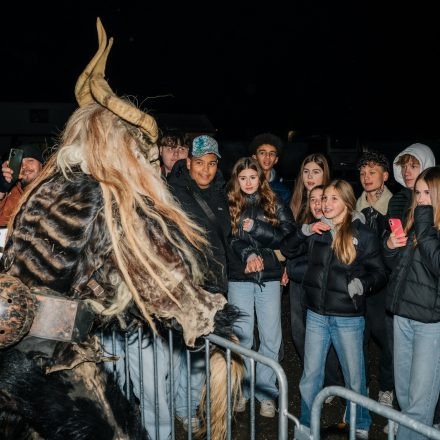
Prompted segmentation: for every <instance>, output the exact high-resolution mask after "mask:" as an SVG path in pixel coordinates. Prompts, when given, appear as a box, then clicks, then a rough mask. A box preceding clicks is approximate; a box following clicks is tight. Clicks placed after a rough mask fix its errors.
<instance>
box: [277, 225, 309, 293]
mask: <svg viewBox="0 0 440 440" xmlns="http://www.w3.org/2000/svg"><path fill="white" fill-rule="evenodd" d="M301 226H302V225H298V224H297V223H295V226H294V228H295V232H292V233H291V234H289V235H288V236H287V237H286V238H285V239H284V240H283V241H282V242H281V245H280V251H281V253H282V254H283V255H284V256H285V257H286V269H287V275H288V276H289V280H291V281H293V282H295V283H298V284H301V283H302V281H303V278H304V274H305V273H306V270H307V265H308V263H307V252H303V253H302V254H300V255H298V252H297V249H295V248H294V245H292V240H294V241H296V240H297V238H296V237H295V233H296V234H301V231H300V230H301ZM300 240H301V239H300Z"/></svg>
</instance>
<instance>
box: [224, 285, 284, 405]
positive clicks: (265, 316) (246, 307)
mask: <svg viewBox="0 0 440 440" xmlns="http://www.w3.org/2000/svg"><path fill="white" fill-rule="evenodd" d="M228 302H229V303H230V304H233V305H235V306H237V307H238V308H239V309H240V312H242V313H243V315H244V316H242V317H241V318H240V319H239V320H238V321H237V322H236V323H235V325H234V330H235V332H236V335H237V336H238V338H239V339H240V343H241V345H243V347H246V348H249V349H250V348H252V345H253V343H254V309H255V312H256V314H257V325H258V335H259V339H260V347H259V349H258V353H260V354H261V355H263V356H267V357H268V358H271V359H274V360H275V361H278V353H279V350H280V346H281V290H280V282H279V281H268V282H266V283H265V284H264V287H263V286H262V287H260V286H259V285H258V284H255V283H252V282H247V281H245V282H230V283H229V288H228ZM245 366H246V376H245V378H244V396H245V398H246V399H249V396H250V390H249V381H250V361H249V359H247V358H246V359H245ZM255 382H256V383H255V397H256V398H257V400H259V401H260V402H261V401H262V400H273V399H276V398H277V397H278V388H277V386H276V375H275V372H274V371H273V370H272V368H270V367H268V366H266V365H263V364H261V363H257V368H256V381H255Z"/></svg>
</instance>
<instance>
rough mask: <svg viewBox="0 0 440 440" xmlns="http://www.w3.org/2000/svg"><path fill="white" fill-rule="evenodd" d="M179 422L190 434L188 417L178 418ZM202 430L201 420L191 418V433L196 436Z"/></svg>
mask: <svg viewBox="0 0 440 440" xmlns="http://www.w3.org/2000/svg"><path fill="white" fill-rule="evenodd" d="M177 420H180V422H181V423H182V425H183V429H184V430H185V431H186V432H188V417H180V416H177ZM199 430H200V420H199V418H198V417H191V432H193V433H194V434H195V433H196V432H198V431H199Z"/></svg>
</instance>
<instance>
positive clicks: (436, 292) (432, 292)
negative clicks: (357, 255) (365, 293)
mask: <svg viewBox="0 0 440 440" xmlns="http://www.w3.org/2000/svg"><path fill="white" fill-rule="evenodd" d="M433 224H434V220H433V209H432V206H417V207H416V209H415V211H414V228H413V229H412V230H411V231H410V233H409V234H408V242H407V245H406V246H405V247H402V248H397V249H394V250H391V249H389V248H388V246H387V245H386V244H385V251H384V255H385V261H386V262H387V264H388V265H389V266H390V267H391V268H393V272H392V274H391V277H390V281H389V284H388V292H387V300H386V307H387V310H389V311H390V312H391V313H393V314H395V315H399V316H402V317H404V318H409V319H413V320H415V321H420V322H425V323H430V322H431V323H432V322H439V321H440V286H439V277H440V238H439V232H438V231H437V230H436V229H435V228H434V226H433ZM414 234H415V236H416V237H417V246H416V247H415V248H414V246H413V237H414Z"/></svg>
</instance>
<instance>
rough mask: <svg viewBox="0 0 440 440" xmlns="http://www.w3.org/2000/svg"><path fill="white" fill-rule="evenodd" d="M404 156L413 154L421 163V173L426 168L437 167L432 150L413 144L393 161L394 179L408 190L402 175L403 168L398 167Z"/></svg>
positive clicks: (422, 145)
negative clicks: (397, 163)
mask: <svg viewBox="0 0 440 440" xmlns="http://www.w3.org/2000/svg"><path fill="white" fill-rule="evenodd" d="M404 154H411V156H414V157H415V158H416V159H417V160H418V161H419V162H420V172H422V171H424V170H426V168H429V167H433V166H435V157H434V153H433V152H432V150H431V148H429V147H428V146H427V145H424V144H412V145H410V146H409V147H407V148H405V149H404V150H403V151H402V152H400V153H399V154H398V155H397V156H396V158H395V159H394V160H393V174H394V179H396V181H397V182H399V183H400V184H401V185H402V186H404V187H405V188H406V186H405V182H404V181H403V177H402V173H401V167H400V165H396V162H397V161H398V160H399V158H400V157H401V156H403V155H404Z"/></svg>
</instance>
